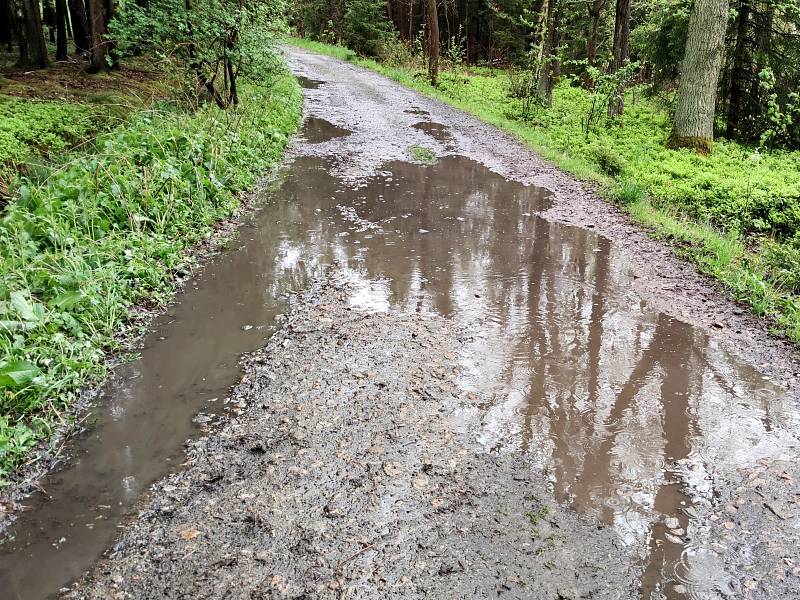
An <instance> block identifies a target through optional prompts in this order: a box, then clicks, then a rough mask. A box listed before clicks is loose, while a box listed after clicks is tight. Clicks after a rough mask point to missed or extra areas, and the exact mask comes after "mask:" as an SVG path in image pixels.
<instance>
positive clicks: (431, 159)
mask: <svg viewBox="0 0 800 600" xmlns="http://www.w3.org/2000/svg"><path fill="white" fill-rule="evenodd" d="M410 150H411V156H413V157H414V160H415V161H417V162H419V163H423V164H426V165H432V164H434V163H435V162H436V155H435V154H434V153H433V151H432V150H430V149H429V148H425V147H424V146H416V145H415V146H411V148H410Z"/></svg>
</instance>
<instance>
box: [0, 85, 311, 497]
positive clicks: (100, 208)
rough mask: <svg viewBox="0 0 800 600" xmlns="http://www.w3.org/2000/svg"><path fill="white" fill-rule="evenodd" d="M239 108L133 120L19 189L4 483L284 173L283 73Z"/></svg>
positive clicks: (145, 113)
mask: <svg viewBox="0 0 800 600" xmlns="http://www.w3.org/2000/svg"><path fill="white" fill-rule="evenodd" d="M240 99H241V104H240V106H238V107H237V108H236V109H231V110H228V111H220V110H218V109H217V108H215V107H213V106H206V107H202V108H200V109H198V110H196V111H192V112H187V111H186V110H184V109H182V108H180V107H179V106H176V105H170V104H167V103H161V104H159V105H156V106H154V107H152V108H149V109H147V110H142V111H140V112H137V113H135V114H134V115H133V116H131V117H130V119H129V120H128V121H126V122H125V123H123V124H121V125H120V126H118V127H116V128H115V129H113V130H112V131H110V132H108V133H106V134H103V135H100V136H99V137H98V138H97V139H96V140H95V143H94V145H93V149H92V151H91V152H90V153H73V154H71V155H69V156H68V157H67V158H66V159H65V160H63V161H61V162H60V163H59V164H58V165H57V166H39V167H38V168H36V169H34V170H33V171H32V172H31V173H29V175H28V176H27V177H26V178H24V179H23V180H22V183H21V185H20V186H19V187H18V189H16V190H15V191H16V195H15V199H14V201H12V202H11V203H10V204H9V205H8V206H7V207H6V209H5V211H4V212H3V213H2V215H0V272H2V273H3V279H2V281H0V357H2V358H0V390H2V395H1V396H0V484H2V483H3V482H7V481H8V477H9V476H10V475H11V474H13V473H14V472H15V471H16V470H17V469H18V468H19V466H20V465H21V464H22V462H23V461H24V459H25V457H26V455H27V453H28V452H29V450H30V449H31V448H32V447H33V446H34V445H35V444H36V443H37V441H39V440H41V439H46V438H47V436H48V435H49V434H50V433H51V432H52V431H53V428H54V424H55V423H58V422H60V421H61V419H62V413H64V412H65V409H66V408H67V407H69V405H70V404H71V403H72V402H73V401H74V399H75V398H76V395H77V394H78V392H79V390H80V389H81V388H83V387H85V386H87V385H90V384H92V383H96V382H98V381H99V380H100V379H101V378H102V377H103V376H104V375H105V370H106V357H107V355H108V353H109V352H110V351H113V350H115V349H117V348H118V346H119V337H118V336H119V334H120V332H121V331H123V330H124V328H125V324H126V322H128V320H129V316H130V314H131V310H132V308H133V307H134V306H137V305H150V306H158V305H161V304H163V303H164V302H165V301H167V300H168V299H169V298H170V296H171V293H172V292H173V289H174V279H175V276H174V274H175V271H176V269H178V268H179V267H180V266H181V265H182V264H184V262H185V261H186V260H187V255H188V253H187V251H188V250H190V249H191V248H192V247H193V246H195V245H196V244H197V243H199V242H201V241H202V240H204V239H206V238H208V237H210V236H211V234H212V232H213V227H214V225H215V224H216V223H217V222H219V221H221V220H222V219H224V218H226V217H228V216H230V215H232V214H233V213H234V212H235V210H236V209H237V207H238V205H239V201H238V198H237V195H236V193H237V192H239V191H241V190H245V189H247V188H249V187H251V186H252V185H253V184H254V182H255V180H256V178H257V177H258V176H259V175H260V174H262V173H263V172H264V171H265V170H267V169H269V168H271V167H273V166H275V165H276V164H277V163H278V162H279V161H280V159H281V157H282V155H283V151H284V149H285V147H286V144H287V141H288V137H289V135H290V134H291V133H292V132H293V131H295V129H296V128H297V126H298V125H299V122H300V115H301V110H302V94H301V91H300V88H299V86H298V84H297V81H296V80H295V78H294V77H293V76H292V75H291V74H290V73H289V72H288V71H283V72H281V73H279V74H278V75H276V76H275V77H274V80H273V81H270V84H269V85H268V86H267V85H264V86H257V85H253V84H249V85H243V86H242V90H241V93H240Z"/></svg>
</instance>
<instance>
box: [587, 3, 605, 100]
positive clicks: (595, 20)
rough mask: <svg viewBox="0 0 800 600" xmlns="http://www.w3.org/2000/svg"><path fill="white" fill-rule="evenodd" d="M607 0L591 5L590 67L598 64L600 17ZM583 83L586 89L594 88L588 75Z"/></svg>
mask: <svg viewBox="0 0 800 600" xmlns="http://www.w3.org/2000/svg"><path fill="white" fill-rule="evenodd" d="M605 5H606V0H594V1H593V2H592V3H591V4H589V19H590V20H591V27H590V29H589V40H588V41H587V43H586V64H587V66H589V67H593V66H595V63H596V62H597V37H598V35H599V33H600V17H601V16H602V15H603V8H605ZM583 83H584V86H585V87H587V88H588V87H592V85H593V83H594V82H593V81H592V80H591V77H589V74H588V73H585V74H584V78H583Z"/></svg>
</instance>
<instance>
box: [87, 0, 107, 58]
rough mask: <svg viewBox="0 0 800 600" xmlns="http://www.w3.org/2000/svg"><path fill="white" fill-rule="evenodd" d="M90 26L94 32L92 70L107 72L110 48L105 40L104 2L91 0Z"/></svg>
mask: <svg viewBox="0 0 800 600" xmlns="http://www.w3.org/2000/svg"><path fill="white" fill-rule="evenodd" d="M89 24H90V26H91V31H92V47H91V51H92V55H91V68H92V70H93V71H95V72H97V71H100V70H107V69H108V63H107V62H106V55H107V53H108V48H107V47H106V43H105V39H104V37H105V34H106V22H105V18H104V16H103V0H89Z"/></svg>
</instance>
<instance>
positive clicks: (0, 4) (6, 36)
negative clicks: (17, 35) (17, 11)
mask: <svg viewBox="0 0 800 600" xmlns="http://www.w3.org/2000/svg"><path fill="white" fill-rule="evenodd" d="M11 19H13V16H12V14H11V5H10V4H9V2H8V0H0V44H5V45H6V47H7V48H8V51H9V52H11V41H12V39H13V36H12V35H11V22H12V21H11Z"/></svg>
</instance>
